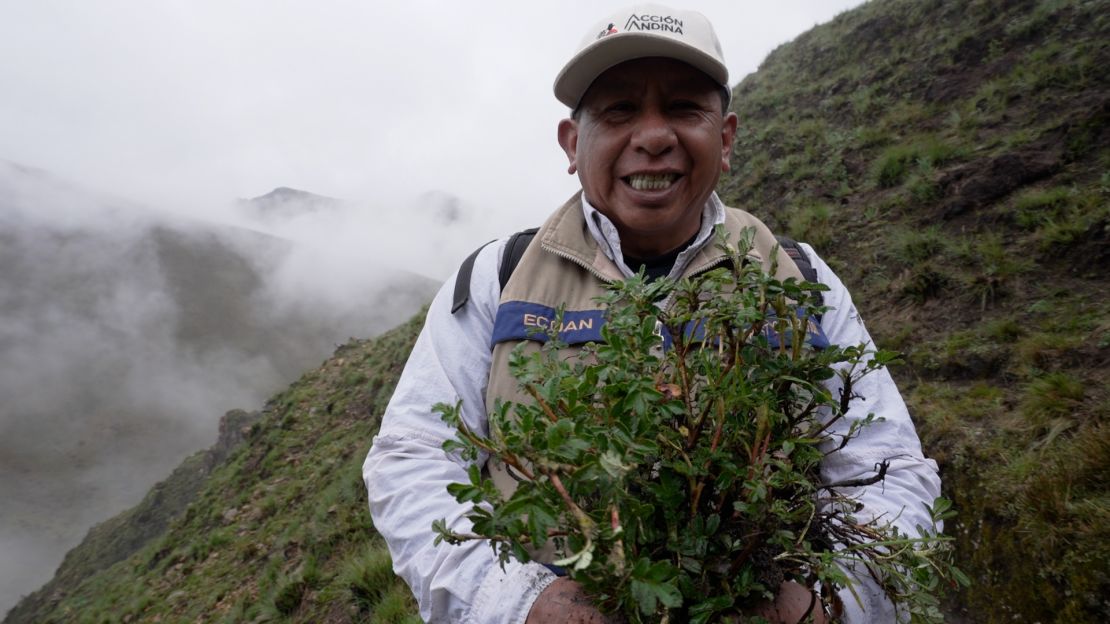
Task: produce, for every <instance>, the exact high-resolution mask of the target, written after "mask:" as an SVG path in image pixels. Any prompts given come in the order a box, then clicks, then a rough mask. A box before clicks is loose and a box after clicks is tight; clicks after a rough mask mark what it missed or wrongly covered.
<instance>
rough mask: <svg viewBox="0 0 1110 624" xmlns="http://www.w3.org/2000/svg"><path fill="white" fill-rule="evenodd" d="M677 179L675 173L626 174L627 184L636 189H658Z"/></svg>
mask: <svg viewBox="0 0 1110 624" xmlns="http://www.w3.org/2000/svg"><path fill="white" fill-rule="evenodd" d="M677 179H678V174H676V173H659V174H645V173H637V174H634V175H630V176H628V185H629V186H631V187H632V188H634V189H636V190H637V191H659V190H662V189H665V188H667V187H669V186H670V185H672V184H674V181H675V180H677Z"/></svg>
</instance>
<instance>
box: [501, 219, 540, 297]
mask: <svg viewBox="0 0 1110 624" xmlns="http://www.w3.org/2000/svg"><path fill="white" fill-rule="evenodd" d="M539 231H540V228H528V229H527V230H521V231H520V232H517V233H516V234H513V235H512V236H510V237H509V242H507V243H505V255H504V256H502V257H501V270H499V271H498V272H497V281H498V283H500V284H501V290H505V284H508V283H509V278H510V277H512V276H513V271H515V270H516V265H518V264H520V257H521V256H523V255H524V250H525V249H528V245H530V244H532V239H533V238H535V237H536V232H539Z"/></svg>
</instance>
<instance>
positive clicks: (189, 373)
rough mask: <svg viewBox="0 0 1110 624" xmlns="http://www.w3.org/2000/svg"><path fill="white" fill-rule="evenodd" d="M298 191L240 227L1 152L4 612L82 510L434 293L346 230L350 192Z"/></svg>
mask: <svg viewBox="0 0 1110 624" xmlns="http://www.w3.org/2000/svg"><path fill="white" fill-rule="evenodd" d="M225 204H226V206H225V209H226V210H227V211H228V213H229V214H233V213H234V212H235V211H240V212H242V213H243V214H244V215H249V213H248V211H247V210H246V208H248V207H249V205H246V204H242V203H232V202H226V203H225ZM298 205H299V203H298V202H293V206H292V208H291V210H290V212H289V214H286V215H283V216H280V218H278V219H276V220H275V219H272V218H271V219H265V220H259V221H258V222H257V223H255V224H254V225H255V226H256V228H255V230H250V229H245V228H242V227H238V228H237V227H231V226H228V225H226V224H216V223H212V222H207V221H203V220H188V219H184V218H182V217H178V216H174V215H171V214H166V213H163V212H159V211H157V210H153V209H149V208H146V207H144V206H141V205H136V204H133V203H128V202H120V201H119V200H113V199H112V198H109V197H103V196H99V195H97V194H96V193H93V192H91V191H88V190H84V189H81V188H80V187H76V186H74V185H71V184H67V183H66V182H64V181H61V180H58V179H56V178H54V177H52V176H50V175H49V174H47V173H44V172H37V171H33V170H28V169H26V168H22V167H18V166H13V165H12V164H10V163H5V162H3V161H0V266H2V267H3V273H2V274H0V311H2V316H0V397H3V402H2V403H0V500H3V501H4V504H3V506H0V551H2V552H3V554H4V556H3V558H2V559H0V587H2V588H3V593H2V596H0V597H2V599H3V601H4V602H3V606H4V608H5V609H6V608H7V607H10V606H11V605H12V604H14V602H15V600H16V599H17V598H18V596H19V595H21V594H24V593H27V592H29V591H31V590H33V589H35V588H36V587H37V586H39V585H41V584H42V583H43V582H45V581H46V580H47V579H48V578H49V576H50V574H51V573H52V571H53V569H54V568H55V567H56V565H57V564H58V562H60V560H61V558H62V555H64V553H65V552H66V551H67V550H68V549H69V548H71V547H72V546H74V545H75V544H76V543H77V541H79V540H80V538H81V537H82V536H83V534H84V533H85V531H86V530H87V529H88V528H89V527H90V526H91V525H92V524H94V523H96V522H99V521H102V520H104V519H106V518H107V517H109V516H111V515H113V514H114V513H117V512H118V511H120V510H121V509H124V508H125V507H127V506H130V505H133V504H135V503H136V502H138V500H140V499H141V497H142V495H143V494H144V493H145V492H146V490H147V489H148V488H149V487H150V486H151V485H152V484H153V483H154V482H155V481H156V480H158V479H160V478H163V477H165V476H166V475H168V474H169V472H170V470H172V468H173V467H174V466H175V465H177V464H178V463H179V462H180V461H181V460H182V459H183V458H184V457H185V456H186V455H188V454H189V453H191V452H193V451H196V450H198V449H201V448H204V447H206V446H209V445H211V444H212V442H214V440H215V436H216V432H217V424H218V420H219V417H220V416H221V415H222V414H223V413H225V412H226V411H227V410H229V409H232V408H236V407H241V408H247V409H258V408H260V407H261V406H262V403H263V402H264V400H265V399H266V398H268V397H269V396H270V395H271V394H273V393H274V392H275V391H277V390H278V389H280V388H281V387H282V386H284V385H285V384H287V383H289V382H290V381H293V380H294V379H296V378H297V376H299V374H300V373H301V372H302V371H304V370H306V369H308V368H310V367H313V366H316V365H318V364H319V362H320V361H321V360H322V359H323V358H324V357H326V356H327V355H328V353H330V351H331V350H332V349H333V347H334V346H335V345H336V344H339V343H342V342H345V341H346V340H347V338H348V337H351V336H360V337H367V336H372V335H374V334H376V333H378V332H380V331H383V330H384V329H387V328H388V327H390V326H393V325H395V324H397V323H399V322H400V321H402V320H404V319H406V318H408V317H409V316H410V315H412V314H413V313H414V312H415V311H416V310H417V309H418V307H419V306H420V305H421V304H422V303H424V302H425V301H426V300H427V299H428V297H429V296H430V294H431V293H432V292H433V289H434V286H435V281H434V280H431V279H429V278H427V277H424V276H422V275H420V274H418V273H417V272H416V271H414V270H413V269H418V270H420V271H424V272H440V271H442V270H443V266H442V263H443V260H442V258H439V257H427V258H419V259H417V261H414V262H411V263H409V266H404V263H403V262H402V258H401V257H400V256H397V255H396V254H397V252H398V251H399V249H398V248H397V246H395V245H393V244H391V243H389V242H388V241H385V240H382V241H379V242H378V243H376V244H358V242H359V239H358V237H356V236H355V235H354V234H353V233H352V234H344V232H345V231H347V230H348V229H353V228H360V227H363V225H362V224H361V223H360V221H361V217H360V215H361V214H362V213H363V212H364V211H363V210H360V205H359V204H358V203H355V202H342V203H337V204H335V205H334V206H333V207H332V209H331V211H330V212H328V213H326V214H313V213H298V212H297V206H298ZM239 220H240V221H243V222H244V224H246V223H247V220H248V219H247V217H246V216H244V217H240V218H239ZM410 223H412V224H413V226H414V227H419V228H421V229H424V230H427V231H428V237H429V239H430V240H435V241H437V242H438V244H440V245H441V246H443V248H445V249H450V248H451V245H450V244H447V242H446V241H445V240H444V239H445V238H449V237H447V236H446V234H445V233H446V232H447V229H448V227H450V228H451V229H455V230H458V231H460V232H461V233H462V235H461V236H460V239H462V240H465V239H466V238H468V236H469V235H468V234H466V233H465V226H466V220H465V219H462V218H459V217H456V218H455V219H454V221H452V222H450V223H448V222H447V221H446V220H445V219H444V218H443V217H442V216H441V215H438V214H436V213H435V212H428V213H427V214H425V213H420V212H415V213H414V215H413V218H412V219H411V220H410ZM262 228H266V229H269V230H271V231H274V232H279V231H281V230H290V231H296V232H297V233H298V234H299V235H300V238H299V239H298V240H289V239H283V238H277V237H273V236H267V235H264V234H261V233H260V232H259V231H258V230H259V229H262ZM329 233H334V235H332V236H330V238H329ZM372 233H373V230H363V231H362V234H363V237H364V238H365V237H366V236H373V234H372ZM377 238H381V237H377ZM363 242H364V243H365V241H363ZM367 444H369V440H368V441H367Z"/></svg>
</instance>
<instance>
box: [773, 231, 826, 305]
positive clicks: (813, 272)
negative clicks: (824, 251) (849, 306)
mask: <svg viewBox="0 0 1110 624" xmlns="http://www.w3.org/2000/svg"><path fill="white" fill-rule="evenodd" d="M775 240H777V241H778V242H779V246H780V247H782V250H783V251H785V252H786V255H788V256H790V259H791V260H793V261H794V264H796V265H798V270H799V271H801V272H802V278H804V279H805V281H807V282H816V281H817V268H816V267H814V266H813V263H812V262H810V261H809V254H807V253H806V251H805V250H804V249H802V246H801V245H799V244H798V241H796V240H794V239H793V238H790V237H789V236H779V235H775ZM813 294H814V295H816V297H817V305H821V304H822V303H824V302H825V297H824V296H823V293H822V292H821V291H816V292H814V293H813Z"/></svg>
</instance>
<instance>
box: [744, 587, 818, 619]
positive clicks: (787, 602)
mask: <svg viewBox="0 0 1110 624" xmlns="http://www.w3.org/2000/svg"><path fill="white" fill-rule="evenodd" d="M752 615H760V616H763V617H765V618H767V620H768V621H770V622H771V623H772V624H797V623H798V622H813V624H825V623H826V622H828V620H827V619H826V618H825V609H824V607H823V606H822V603H821V597H820V596H817V595H816V594H814V593H813V591H811V590H809V589H807V588H806V587H804V586H802V585H800V584H798V583H794V582H792V581H787V582H785V583H783V584H782V585H780V586H779V593H778V595H777V596H775V603H774V604H770V603H767V604H763V605H760V606H758V607H756V608H755V609H753V610H752ZM810 618H812V619H810Z"/></svg>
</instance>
